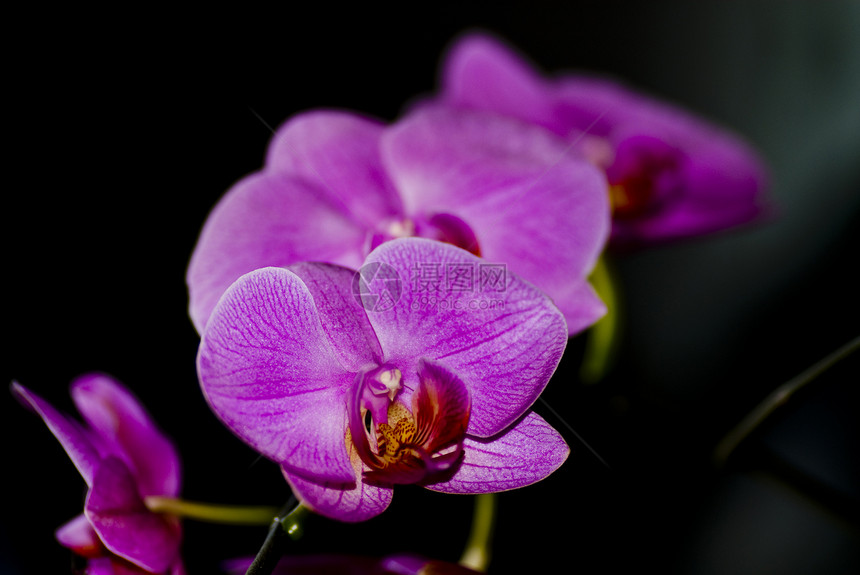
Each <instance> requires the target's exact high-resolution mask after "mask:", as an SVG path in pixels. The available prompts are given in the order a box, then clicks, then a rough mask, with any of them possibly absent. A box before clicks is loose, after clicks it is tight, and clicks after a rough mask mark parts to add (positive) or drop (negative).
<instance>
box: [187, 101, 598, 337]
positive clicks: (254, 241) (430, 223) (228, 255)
mask: <svg viewBox="0 0 860 575" xmlns="http://www.w3.org/2000/svg"><path fill="white" fill-rule="evenodd" d="M568 151H569V150H568V149H567V145H566V143H565V142H564V141H563V140H562V139H560V138H558V137H556V136H555V135H554V134H550V133H548V132H547V131H546V130H543V129H540V128H538V127H535V126H528V125H525V124H523V123H521V122H517V121H512V120H510V119H508V118H503V117H499V116H497V115H495V114H488V113H484V112H470V111H464V110H453V109H452V110H420V111H417V112H416V113H414V114H410V115H408V116H406V117H404V118H403V119H401V120H400V121H398V122H396V123H394V124H391V125H388V126H386V125H384V124H382V123H380V122H378V121H376V120H372V119H369V118H365V117H362V116H359V115H356V114H352V113H348V112H345V111H312V112H307V113H303V114H299V115H297V116H295V117H294V118H292V119H290V120H289V121H288V122H287V123H286V124H285V125H284V126H283V127H282V128H280V130H278V132H277V133H276V134H275V136H274V137H273V139H272V142H271V144H270V146H269V150H268V155H267V158H266V163H265V167H264V168H263V169H262V170H261V171H259V172H257V173H255V174H251V175H249V176H247V177H246V178H244V179H242V180H241V181H239V182H238V183H237V184H235V185H234V186H233V188H232V189H230V191H229V192H228V193H227V194H226V195H225V196H224V197H223V198H222V199H221V200H220V201H219V202H218V204H217V205H216V206H215V208H214V209H213V210H212V212H211V214H210V215H209V217H208V219H207V220H206V223H205V225H204V227H203V230H202V232H201V234H200V238H199V240H198V243H197V246H196V247H195V249H194V252H193V254H192V257H191V261H190V263H189V268H188V274H187V283H188V289H189V298H190V303H189V313H190V316H191V319H192V321H193V323H194V325H195V327H196V328H197V331H198V332H199V333H202V332H203V329H204V326H205V325H206V321H207V319H208V318H209V315H210V314H211V312H212V309H213V308H214V307H215V305H216V303H217V302H218V299H219V298H220V297H221V295H222V294H223V293H224V292H225V291H226V290H227V288H228V287H229V286H230V284H232V283H233V282H234V281H235V280H237V279H238V278H239V277H240V276H242V275H243V274H245V273H247V272H250V271H252V270H255V269H258V268H263V267H269V266H277V267H285V266H289V265H292V264H294V263H296V262H300V261H319V262H328V263H333V264H338V265H343V266H347V267H351V268H357V267H358V266H359V265H360V264H361V262H362V261H363V260H364V258H365V257H366V256H367V254H368V253H369V252H370V251H371V250H372V249H374V248H375V247H377V246H378V245H380V244H381V243H383V242H385V241H388V240H391V239H394V238H399V237H409V236H418V237H424V238H430V239H435V240H439V241H443V242H447V243H450V244H453V245H456V246H458V247H461V248H463V249H466V250H467V251H470V252H472V253H473V254H476V255H480V256H482V257H484V258H486V259H488V260H491V261H497V262H504V263H505V264H506V265H507V267H508V268H509V269H510V270H511V271H513V272H514V273H516V274H517V275H519V276H520V277H522V278H524V279H526V280H528V281H530V282H532V283H533V284H535V285H536V286H537V287H538V288H540V289H542V290H543V291H545V292H546V293H547V294H548V295H549V296H550V297H551V298H553V300H554V301H555V303H556V305H557V306H558V307H559V309H561V311H562V313H563V314H564V315H565V318H566V320H567V324H568V328H569V330H570V333H571V335H572V334H575V333H578V332H579V331H581V330H583V329H585V328H586V327H588V326H589V325H591V324H592V323H594V322H595V321H596V320H597V319H598V318H600V317H601V316H602V315H603V314H604V313H605V306H604V305H603V302H601V301H600V299H599V298H598V297H597V295H596V294H595V293H594V291H593V289H592V288H591V286H590V285H589V283H588V281H587V278H588V275H589V274H590V272H591V270H592V268H593V267H594V265H595V263H596V261H597V259H598V257H599V255H600V253H601V251H602V250H603V248H604V246H605V243H606V240H607V238H608V236H609V228H610V211H609V200H608V192H607V184H606V178H605V176H604V175H603V174H602V173H601V171H600V170H599V169H597V168H595V167H594V166H593V165H591V164H590V163H589V162H588V161H586V160H584V159H582V158H580V157H577V156H576V155H575V154H570V153H568Z"/></svg>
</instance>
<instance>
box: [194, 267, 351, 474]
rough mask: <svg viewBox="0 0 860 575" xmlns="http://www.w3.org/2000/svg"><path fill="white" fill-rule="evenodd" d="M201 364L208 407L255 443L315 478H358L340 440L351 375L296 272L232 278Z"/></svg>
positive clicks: (272, 271) (213, 319) (209, 326)
mask: <svg viewBox="0 0 860 575" xmlns="http://www.w3.org/2000/svg"><path fill="white" fill-rule="evenodd" d="M361 335H362V334H360V333H358V334H355V336H356V337H361ZM197 366H198V374H199V377H200V384H201V386H202V388H203V392H204V394H205V395H206V398H207V400H208V401H209V404H210V406H211V407H212V409H213V411H214V412H215V413H216V414H217V415H218V417H220V418H221V420H222V421H223V422H224V424H225V425H227V427H229V428H230V429H231V430H233V432H234V433H236V434H237V435H238V436H239V437H241V438H242V439H243V440H245V441H246V442H247V443H248V444H249V445H250V446H251V447H253V448H254V449H256V450H257V451H259V452H260V453H262V454H263V455H265V456H267V457H269V458H271V459H273V460H275V461H276V462H278V463H280V464H281V465H283V466H284V467H286V468H288V469H290V470H294V471H297V472H300V473H303V474H305V475H306V476H308V477H310V478H314V479H316V480H319V481H326V480H328V481H339V482H345V481H352V480H353V479H354V477H353V473H352V468H351V467H350V464H349V458H348V456H347V453H346V446H345V445H344V440H343V437H344V432H345V430H346V425H347V423H346V420H347V413H346V404H347V399H346V398H347V393H348V390H349V389H350V386H351V385H352V383H353V380H354V374H353V373H350V372H348V371H346V370H344V368H343V367H342V366H341V365H340V363H339V362H338V356H337V354H336V353H335V352H334V350H333V349H332V342H331V341H330V340H329V338H328V337H327V336H326V333H325V331H324V329H323V327H322V325H321V323H320V316H319V312H318V311H317V308H316V306H315V303H314V298H313V296H312V294H311V292H310V291H309V289H308V287H307V286H306V285H305V284H304V283H303V282H302V281H301V279H300V278H299V277H298V276H296V274H294V273H293V272H290V271H288V270H285V269H281V268H265V269H261V270H257V271H254V272H251V273H249V274H247V275H245V276H243V277H242V278H240V279H239V281H237V282H236V283H235V284H233V285H232V286H231V287H230V289H229V290H228V291H227V293H225V294H224V297H223V298H222V299H221V301H220V302H219V304H218V307H216V309H215V310H214V311H213V313H212V317H211V319H210V320H209V323H208V324H207V326H206V330H205V331H204V332H203V335H202V337H201V342H200V349H199V352H198V362H197Z"/></svg>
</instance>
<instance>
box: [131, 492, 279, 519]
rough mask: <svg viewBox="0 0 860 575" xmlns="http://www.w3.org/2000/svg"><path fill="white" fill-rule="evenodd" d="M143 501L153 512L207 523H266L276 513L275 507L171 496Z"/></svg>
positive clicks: (152, 497) (151, 497)
mask: <svg viewBox="0 0 860 575" xmlns="http://www.w3.org/2000/svg"><path fill="white" fill-rule="evenodd" d="M144 503H145V504H146V507H147V508H148V509H149V510H150V511H153V512H155V513H167V514H170V515H176V516H177V517H185V518H188V519H196V520H198V521H206V522H209V523H229V524H232V525H268V524H269V523H270V522H271V521H272V518H274V517H276V516H277V515H278V508H277V507H263V506H252V507H246V506H240V505H212V504H210V503H199V502H195V501H185V500H182V499H174V498H172V497H158V496H150V497H147V498H146V499H144Z"/></svg>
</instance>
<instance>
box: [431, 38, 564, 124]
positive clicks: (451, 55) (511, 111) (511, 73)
mask: <svg viewBox="0 0 860 575" xmlns="http://www.w3.org/2000/svg"><path fill="white" fill-rule="evenodd" d="M444 61H445V64H444V68H443V70H442V86H443V93H442V94H441V99H442V101H443V102H445V103H446V104H450V105H454V106H465V107H470V108H475V109H484V110H490V111H493V112H496V113H499V114H504V115H506V116H512V117H516V118H520V119H522V120H524V121H526V122H532V123H535V124H538V125H540V126H544V127H547V128H551V127H552V126H553V125H554V116H553V112H554V110H553V106H552V101H551V99H550V98H548V97H547V95H546V91H545V87H544V80H543V78H541V77H540V76H539V75H538V74H537V73H536V72H535V71H534V67H533V66H531V65H530V64H529V63H528V62H527V61H526V59H525V58H524V57H523V56H521V55H519V54H516V53H514V52H513V51H512V50H510V49H509V48H508V47H507V46H505V45H504V44H503V43H502V42H500V41H499V40H497V39H495V38H493V37H491V36H489V35H486V34H470V35H468V36H465V37H463V38H461V39H460V40H459V41H457V42H456V43H455V44H454V45H453V46H452V48H451V49H450V50H449V52H448V54H447V55H446V56H445V58H444Z"/></svg>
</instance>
